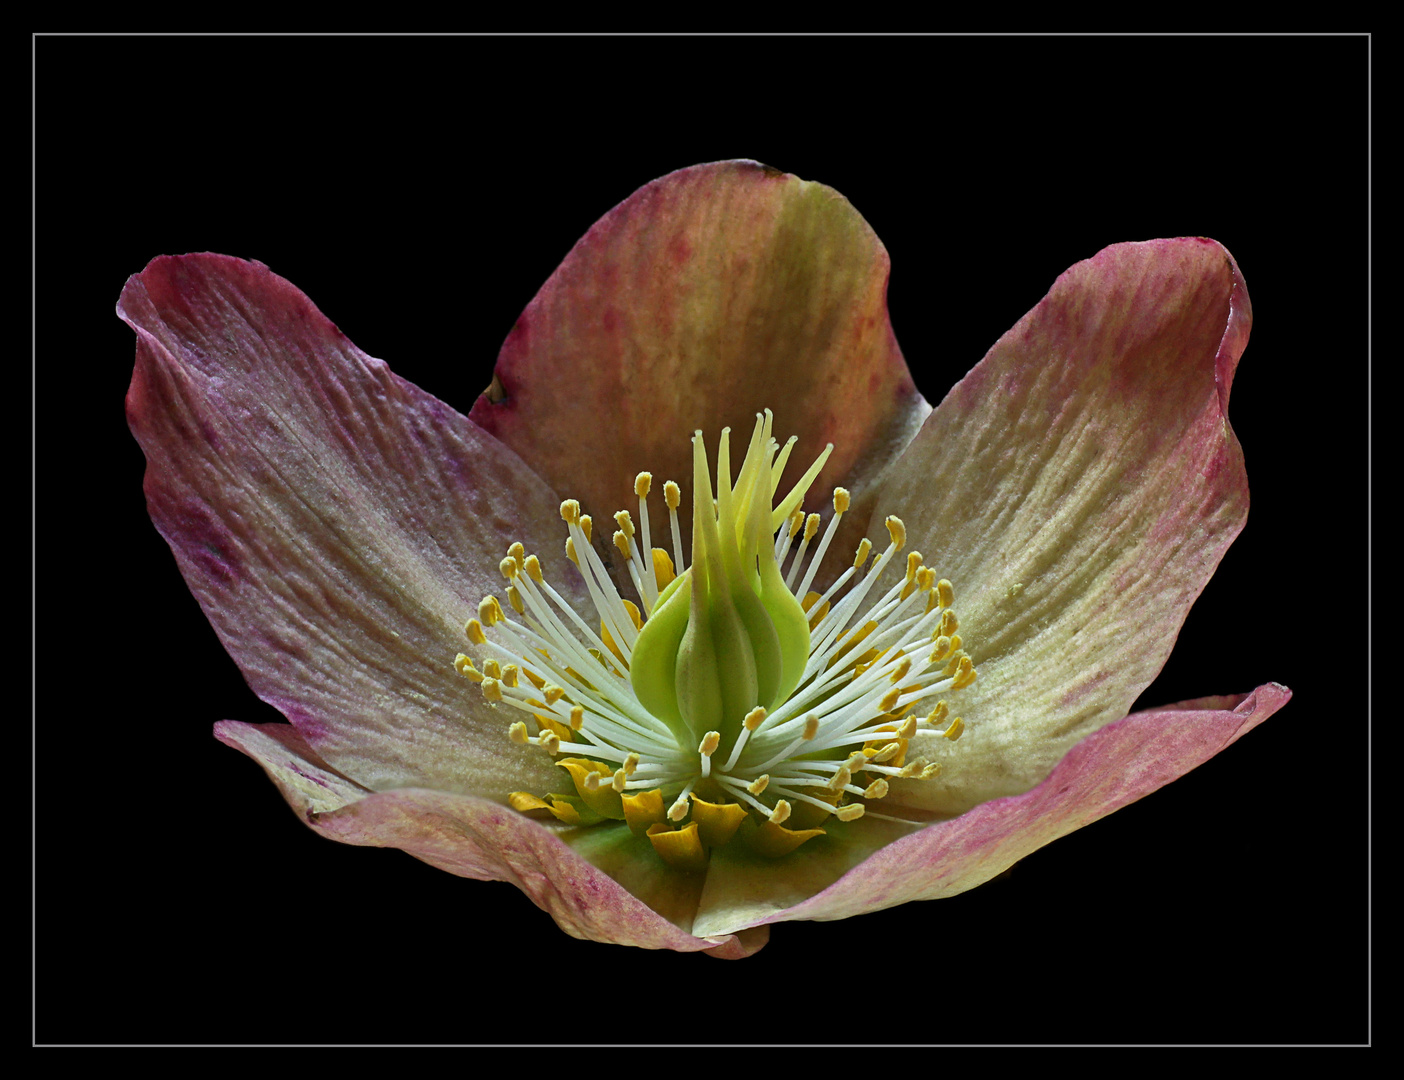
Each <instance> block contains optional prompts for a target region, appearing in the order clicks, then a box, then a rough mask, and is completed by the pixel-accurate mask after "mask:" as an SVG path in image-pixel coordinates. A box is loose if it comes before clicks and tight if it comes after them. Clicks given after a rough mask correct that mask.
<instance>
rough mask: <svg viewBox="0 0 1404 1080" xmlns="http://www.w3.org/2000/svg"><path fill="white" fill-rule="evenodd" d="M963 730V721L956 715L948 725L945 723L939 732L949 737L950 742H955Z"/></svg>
mask: <svg viewBox="0 0 1404 1080" xmlns="http://www.w3.org/2000/svg"><path fill="white" fill-rule="evenodd" d="M964 730H965V721H964V720H962V719H961V718H960V717H959V716H957V717H956V718H955V719H954V720H952V721H951V722H950V723H949V724H948V725H946V730H945V731H943V732H942V733H941V734H943V735H944V736H945V737H946V738H948V739H950V740H951V742H955V741H956V740H957V739H959V738H960V733H961V732H962V731H964Z"/></svg>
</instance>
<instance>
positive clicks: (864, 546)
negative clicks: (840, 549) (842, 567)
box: [853, 536, 873, 570]
mask: <svg viewBox="0 0 1404 1080" xmlns="http://www.w3.org/2000/svg"><path fill="white" fill-rule="evenodd" d="M872 550H873V542H872V541H871V540H869V539H868V538H867V537H866V536H865V537H863V541H862V543H860V544H859V545H858V550H857V551H855V552H854V553H853V569H855V570H861V569H863V564H864V563H865V562H867V561H868V556H869V555H870V554H871V553H872Z"/></svg>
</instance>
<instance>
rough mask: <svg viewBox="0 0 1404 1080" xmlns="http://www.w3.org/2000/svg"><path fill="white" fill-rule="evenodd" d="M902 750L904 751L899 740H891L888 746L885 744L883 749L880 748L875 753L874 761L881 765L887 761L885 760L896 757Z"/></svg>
mask: <svg viewBox="0 0 1404 1080" xmlns="http://www.w3.org/2000/svg"><path fill="white" fill-rule="evenodd" d="M901 752H902V744H901V743H899V742H890V743H888V744H887V745H886V746H884V747H883V748H882V749H881V750H879V751H878V752H877V753H876V754H874V755H873V761H874V762H875V763H876V764H878V765H881V764H882V763H883V762H885V761H891V760H892V759H893V758H895V757H896V756H897V755H898V754H900V753H901Z"/></svg>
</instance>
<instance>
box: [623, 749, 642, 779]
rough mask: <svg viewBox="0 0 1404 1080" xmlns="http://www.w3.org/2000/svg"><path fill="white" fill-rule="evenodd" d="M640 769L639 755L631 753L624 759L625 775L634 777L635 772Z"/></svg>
mask: <svg viewBox="0 0 1404 1080" xmlns="http://www.w3.org/2000/svg"><path fill="white" fill-rule="evenodd" d="M638 767H639V755H638V754H633V753H631V754H630V755H629V756H628V757H626V758H625V759H624V775H625V776H633V775H634V770H635V769H637V768H638Z"/></svg>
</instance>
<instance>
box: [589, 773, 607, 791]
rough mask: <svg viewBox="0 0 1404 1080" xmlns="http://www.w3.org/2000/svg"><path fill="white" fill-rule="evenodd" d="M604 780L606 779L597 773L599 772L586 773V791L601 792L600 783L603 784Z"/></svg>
mask: <svg viewBox="0 0 1404 1080" xmlns="http://www.w3.org/2000/svg"><path fill="white" fill-rule="evenodd" d="M603 779H604V777H603V776H601V775H600V774H599V773H597V772H591V773H586V774H585V790H586V791H599V790H600V782H601V781H602V780H603Z"/></svg>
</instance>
